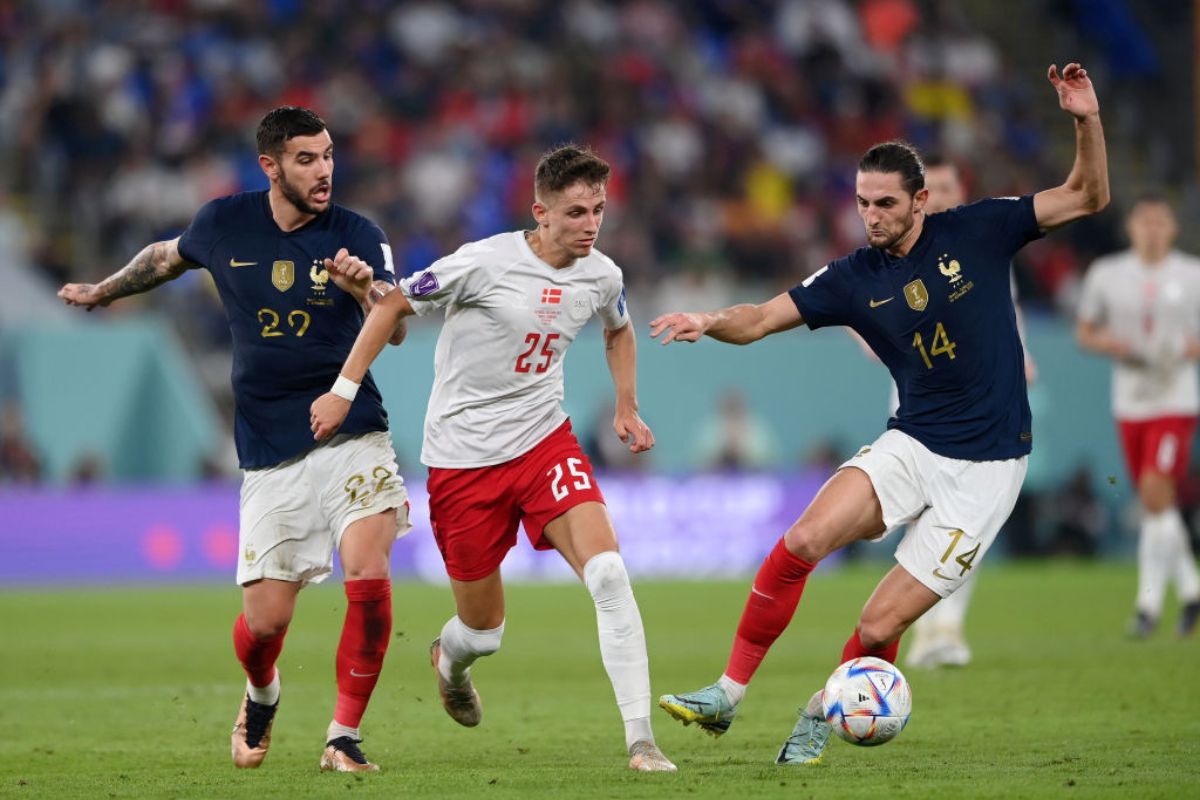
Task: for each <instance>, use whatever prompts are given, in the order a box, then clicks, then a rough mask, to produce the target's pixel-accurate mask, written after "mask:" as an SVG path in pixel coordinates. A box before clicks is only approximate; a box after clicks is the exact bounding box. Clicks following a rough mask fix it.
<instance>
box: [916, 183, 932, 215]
mask: <svg viewBox="0 0 1200 800" xmlns="http://www.w3.org/2000/svg"><path fill="white" fill-rule="evenodd" d="M928 202H929V189H928V188H926V187H924V186H922V187H921V188H920V189H917V193H916V194H914V195H913V211H923V210H924V209H925V204H926V203H928Z"/></svg>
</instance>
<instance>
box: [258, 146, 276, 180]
mask: <svg viewBox="0 0 1200 800" xmlns="http://www.w3.org/2000/svg"><path fill="white" fill-rule="evenodd" d="M258 166H259V167H260V168H262V171H263V174H264V175H266V176H267V178H269V179H270V180H275V178H276V177H278V175H279V165H278V164H277V163H276V162H275V159H273V158H271V157H270V156H269V155H267V154H266V153H259V154H258Z"/></svg>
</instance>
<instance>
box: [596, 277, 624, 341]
mask: <svg viewBox="0 0 1200 800" xmlns="http://www.w3.org/2000/svg"><path fill="white" fill-rule="evenodd" d="M600 321H601V322H603V323H604V329H605V330H609V331H615V330H620V329H621V328H624V327H625V326H626V325H628V324H629V322H630V317H629V307H628V304H627V303H626V302H625V281H624V279H623V278H622V277H621V273H620V271H618V272H617V276H616V280H614V281H613V285H612V287H610V291H609V292H608V297H607V298H606V301H605V303H604V305H602V306H601V307H600Z"/></svg>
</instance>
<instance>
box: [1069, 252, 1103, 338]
mask: <svg viewBox="0 0 1200 800" xmlns="http://www.w3.org/2000/svg"><path fill="white" fill-rule="evenodd" d="M1103 269H1104V268H1103V265H1102V264H1101V263H1100V262H1099V261H1096V262H1093V263H1092V266H1091V268H1090V269H1088V271H1087V273H1086V274H1085V275H1084V278H1083V288H1082V289H1081V290H1080V292H1079V306H1078V307H1077V308H1076V309H1075V316H1076V318H1077V319H1078V320H1079V321H1080V322H1087V323H1089V324H1091V323H1096V322H1100V321H1101V320H1102V319H1103V318H1104V315H1105V313H1104V291H1103V286H1104V283H1103V281H1102V280H1101V276H1100V273H1101V272H1102V271H1103Z"/></svg>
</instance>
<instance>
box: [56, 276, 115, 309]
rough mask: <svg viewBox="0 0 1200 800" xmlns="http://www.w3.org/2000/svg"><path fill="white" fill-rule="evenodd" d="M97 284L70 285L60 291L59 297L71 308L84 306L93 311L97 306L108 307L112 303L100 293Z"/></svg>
mask: <svg viewBox="0 0 1200 800" xmlns="http://www.w3.org/2000/svg"><path fill="white" fill-rule="evenodd" d="M99 286H100V285H99V284H96V283H68V284H67V285H65V286H63V287H62V288H61V289H59V290H58V296H59V297H61V298H62V299H63V302H64V303H66V304H67V305H69V306H83V307H84V308H86V309H87V310H88V311H91V310H92V309H93V308H95V307H96V306H106V305H108V304H109V303H111V302H112V300H110V299H109V298H107V297H105V296H104V295H103V293H102V292H101V291H100V288H99Z"/></svg>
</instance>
